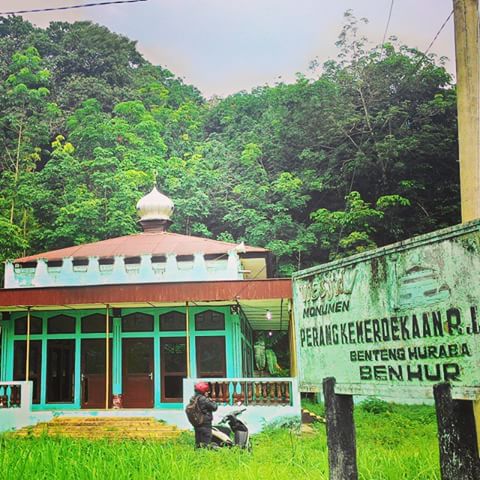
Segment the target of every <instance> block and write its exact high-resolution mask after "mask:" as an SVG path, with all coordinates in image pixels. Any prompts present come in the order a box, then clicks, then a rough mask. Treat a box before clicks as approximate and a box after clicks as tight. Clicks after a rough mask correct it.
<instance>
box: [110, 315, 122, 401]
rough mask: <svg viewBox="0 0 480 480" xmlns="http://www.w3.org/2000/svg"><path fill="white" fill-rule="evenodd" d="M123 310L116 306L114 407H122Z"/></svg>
mask: <svg viewBox="0 0 480 480" xmlns="http://www.w3.org/2000/svg"><path fill="white" fill-rule="evenodd" d="M121 315H122V314H121V310H120V309H119V308H114V309H113V312H112V317H113V331H112V336H113V338H112V395H113V400H112V403H113V408H122V337H121V332H122V318H121Z"/></svg>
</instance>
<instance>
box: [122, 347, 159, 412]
mask: <svg viewBox="0 0 480 480" xmlns="http://www.w3.org/2000/svg"><path fill="white" fill-rule="evenodd" d="M122 358H123V388H122V391H123V395H122V397H123V406H124V407H125V408H153V390H154V389H153V386H154V382H153V377H154V370H153V367H154V365H153V338H124V339H123V342H122Z"/></svg>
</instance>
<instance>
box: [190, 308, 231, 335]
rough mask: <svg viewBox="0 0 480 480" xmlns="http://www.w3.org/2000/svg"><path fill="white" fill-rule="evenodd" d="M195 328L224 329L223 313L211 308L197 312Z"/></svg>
mask: <svg viewBox="0 0 480 480" xmlns="http://www.w3.org/2000/svg"><path fill="white" fill-rule="evenodd" d="M195 330H225V315H224V314H223V313H220V312H214V311H213V310H206V311H205V312H201V313H197V314H196V315H195Z"/></svg>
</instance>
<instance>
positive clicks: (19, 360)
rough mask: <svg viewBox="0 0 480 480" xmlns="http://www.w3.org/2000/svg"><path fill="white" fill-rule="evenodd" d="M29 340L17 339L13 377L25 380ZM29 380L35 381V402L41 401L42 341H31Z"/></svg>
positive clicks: (14, 351)
mask: <svg viewBox="0 0 480 480" xmlns="http://www.w3.org/2000/svg"><path fill="white" fill-rule="evenodd" d="M26 356H27V342H26V341H25V340H15V342H14V346H13V379H14V380H19V381H24V380H25V376H26V374H25V373H26V372H25V360H26ZM29 356H30V359H29V362H28V364H29V370H30V372H29V376H28V378H29V380H31V381H32V382H33V398H32V401H33V403H40V376H41V371H42V341H41V340H31V341H30V355H29Z"/></svg>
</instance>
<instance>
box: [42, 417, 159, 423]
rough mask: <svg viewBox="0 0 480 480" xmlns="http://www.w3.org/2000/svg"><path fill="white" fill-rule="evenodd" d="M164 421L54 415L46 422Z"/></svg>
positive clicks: (146, 418)
mask: <svg viewBox="0 0 480 480" xmlns="http://www.w3.org/2000/svg"><path fill="white" fill-rule="evenodd" d="M84 422H89V423H90V422H95V423H130V422H132V423H151V422H155V423H165V422H163V421H162V420H157V419H155V418H153V417H56V418H54V419H53V420H51V421H50V422H48V423H84Z"/></svg>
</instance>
